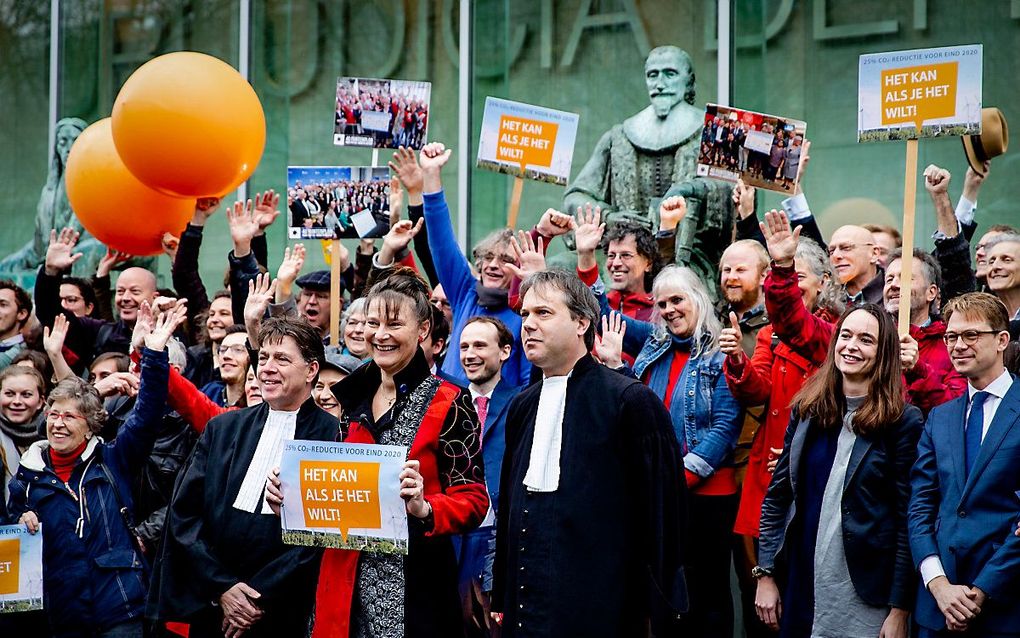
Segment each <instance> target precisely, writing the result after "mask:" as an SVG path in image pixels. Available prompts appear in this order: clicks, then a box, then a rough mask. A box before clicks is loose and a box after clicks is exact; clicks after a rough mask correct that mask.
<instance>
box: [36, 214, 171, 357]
mask: <svg viewBox="0 0 1020 638" xmlns="http://www.w3.org/2000/svg"><path fill="white" fill-rule="evenodd" d="M78 237H79V233H78V232H77V231H75V230H72V229H70V228H65V229H64V230H62V231H61V232H60V234H59V235H58V234H57V231H55V230H54V231H52V232H51V233H50V244H49V247H48V248H47V250H46V261H45V263H44V264H43V266H42V267H41V268H40V269H39V274H38V276H37V277H36V280H35V304H36V316H37V317H38V318H39V322H40V323H41V324H42V325H44V326H51V325H53V319H54V317H56V316H57V314H60V313H61V312H62V313H63V314H64V316H65V317H67V320H68V323H69V326H68V333H67V341H66V344H67V347H68V348H69V349H70V350H72V351H73V352H74V354H75V355H76V357H77V360H78V361H82V362H88V361H91V360H92V359H93V358H94V357H95V356H96V355H99V354H101V353H103V352H121V353H123V354H127V353H128V351H129V349H130V346H131V331H132V330H133V329H134V325H135V319H136V318H137V317H138V308H139V307H140V306H141V303H142V302H143V301H149V302H150V303H151V302H153V301H155V299H156V297H158V296H159V293H158V292H157V290H156V276H155V275H154V274H152V273H151V272H150V271H148V270H145V269H144V268H126V269H125V270H124V271H123V272H122V273H121V274H120V276H119V277H118V278H117V284H116V288H115V290H114V297H113V303H114V307H115V308H116V310H117V314H118V317H119V318H118V319H117V321H113V322H111V321H103V320H101V319H94V318H92V317H77V316H75V315H74V313H72V312H68V311H66V310H63V308H62V307H61V303H60V284H61V278H62V276H63V274H64V273H65V272H67V271H69V270H70V269H71V266H72V265H74V263H75V262H76V261H78V259H80V258H81V256H82V253H75V252H74V248H75V245H76V244H77V243H78ZM68 363H70V364H71V365H72V367H73V366H74V365H75V362H72V361H68Z"/></svg>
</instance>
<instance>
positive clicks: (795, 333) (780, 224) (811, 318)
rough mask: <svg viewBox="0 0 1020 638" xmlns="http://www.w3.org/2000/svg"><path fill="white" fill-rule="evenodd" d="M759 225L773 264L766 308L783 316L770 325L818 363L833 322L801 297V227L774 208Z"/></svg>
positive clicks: (830, 335) (800, 352) (823, 357)
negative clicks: (796, 260) (797, 261)
mask: <svg viewBox="0 0 1020 638" xmlns="http://www.w3.org/2000/svg"><path fill="white" fill-rule="evenodd" d="M760 228H761V231H762V234H763V235H765V241H766V246H767V247H768V251H769V255H770V256H771V257H772V268H771V269H770V270H769V274H768V276H766V277H765V309H766V311H767V312H768V313H769V316H770V317H782V321H775V322H773V323H772V328H773V330H775V333H776V335H778V336H779V339H780V340H781V341H783V342H784V343H786V344H787V345H788V346H790V347H791V348H792V349H793V350H794V351H795V352H797V353H798V354H800V355H801V356H802V357H804V358H806V359H808V360H809V361H811V362H813V363H814V364H815V365H821V364H822V363H823V362H824V361H825V355H826V353H827V351H828V348H829V339H830V338H831V337H832V330H833V324H831V323H829V322H828V321H825V320H824V319H821V318H820V317H816V316H815V315H813V314H811V312H810V311H809V310H808V309H807V306H805V305H804V301H803V299H802V297H801V292H800V288H799V287H798V285H797V271H796V269H795V268H794V256H795V255H796V254H797V240H798V239H799V238H800V228H795V229H791V227H790V221H789V219H787V217H786V214H785V213H783V212H782V211H775V210H773V211H771V212H768V213H765V221H764V222H762V223H761V225H760Z"/></svg>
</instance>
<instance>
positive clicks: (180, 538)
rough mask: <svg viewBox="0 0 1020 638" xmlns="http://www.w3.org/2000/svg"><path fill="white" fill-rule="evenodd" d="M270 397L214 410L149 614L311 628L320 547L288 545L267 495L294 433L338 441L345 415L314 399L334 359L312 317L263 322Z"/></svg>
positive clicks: (262, 374) (212, 628)
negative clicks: (326, 361)
mask: <svg viewBox="0 0 1020 638" xmlns="http://www.w3.org/2000/svg"><path fill="white" fill-rule="evenodd" d="M258 341H259V343H260V344H261V349H260V350H259V360H258V373H257V374H258V379H259V384H260V385H261V388H262V397H263V399H264V403H262V404H260V405H257V406H254V407H250V408H244V409H241V410H233V411H230V412H225V413H223V414H221V415H219V416H216V417H214V418H213V419H212V420H211V421H210V422H209V424H208V427H206V428H205V430H204V431H203V432H202V435H201V437H200V438H199V440H198V444H197V445H196V447H195V451H194V453H193V454H192V456H191V459H190V460H189V462H188V466H187V467H186V468H185V470H184V472H183V474H182V475H181V476H180V478H179V479H178V481H177V486H176V489H175V491H174V496H173V500H172V501H171V503H170V508H169V510H168V512H167V522H166V525H167V532H166V537H165V541H164V543H163V548H162V552H161V555H160V557H159V560H158V561H157V563H156V565H155V568H154V572H153V577H152V586H151V589H150V592H149V601H148V606H147V615H148V616H149V617H151V618H152V619H154V620H156V621H159V622H163V621H167V620H171V621H181V622H187V623H189V624H190V625H191V629H190V635H191V636H192V638H206V637H213V636H215V637H217V638H219V637H220V636H224V635H227V636H239V635H241V634H243V635H244V636H246V637H249V638H258V637H260V636H267V637H268V636H273V637H275V636H301V635H304V633H305V630H306V628H307V622H308V615H309V613H310V612H311V605H312V601H313V600H314V591H315V580H316V578H315V570H316V569H317V567H318V558H319V552H318V551H317V550H315V549H314V548H310V547H300V546H290V545H284V543H283V540H282V537H281V530H280V519H279V517H277V516H275V515H273V513H272V510H270V509H269V506H268V505H267V504H266V503H265V502H264V501H263V491H264V489H265V484H266V476H267V475H268V474H269V470H270V469H271V468H274V467H277V466H279V464H280V457H281V455H282V453H283V442H284V441H285V440H288V439H306V440H313V441H333V440H334V438H335V437H336V433H337V420H336V418H335V417H333V416H331V415H329V414H327V413H326V412H323V411H322V410H321V409H319V407H318V406H317V405H316V404H315V401H314V400H313V398H312V389H313V387H314V386H315V381H316V378H317V377H318V374H319V368H320V366H321V364H322V360H323V358H324V356H325V355H324V351H323V345H322V340H321V338H320V335H319V333H318V331H317V330H315V329H314V328H312V327H311V326H310V325H309V324H308V323H307V322H305V321H303V320H301V319H296V318H291V317H274V318H272V319H268V320H267V321H266V322H265V323H264V324H263V325H262V328H261V330H260V331H259V335H258Z"/></svg>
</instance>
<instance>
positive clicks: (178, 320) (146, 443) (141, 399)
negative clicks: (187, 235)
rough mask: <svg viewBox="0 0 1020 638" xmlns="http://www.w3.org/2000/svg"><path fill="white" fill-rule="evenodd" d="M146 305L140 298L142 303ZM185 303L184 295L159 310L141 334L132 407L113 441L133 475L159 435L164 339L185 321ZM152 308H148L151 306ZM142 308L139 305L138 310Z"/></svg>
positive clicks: (116, 455) (165, 375) (119, 457)
mask: <svg viewBox="0 0 1020 638" xmlns="http://www.w3.org/2000/svg"><path fill="white" fill-rule="evenodd" d="M147 305H148V302H147V301H143V302H142V307H145V306H147ZM187 310H188V309H187V307H186V306H185V301H184V300H183V299H180V300H178V301H177V302H176V303H175V304H174V306H173V307H172V308H171V309H169V310H167V311H166V312H162V313H160V314H159V317H158V318H156V320H155V322H154V326H153V328H152V331H151V332H149V333H148V334H146V335H145V336H144V337H143V342H144V347H143V348H142V350H141V355H142V371H141V380H140V383H139V387H138V397H137V400H136V402H135V407H134V408H133V409H132V410H131V413H130V414H129V415H128V418H127V421H126V422H125V423H124V426H123V427H122V428H121V429H120V431H119V432H118V433H117V438H116V439H115V440H114V442H113V444H112V458H113V460H114V461H115V462H117V463H119V464H120V465H121V467H123V468H124V469H126V470H128V471H129V472H130V474H131V475H134V474H135V473H136V472H137V471H138V470H139V469H140V468H141V466H142V464H143V463H144V462H145V459H146V458H148V456H149V454H150V453H151V452H152V446H153V444H155V442H156V438H157V437H158V435H159V431H160V427H159V425H160V424H161V423H162V421H163V415H164V413H165V411H166V403H167V381H168V379H169V369H170V363H169V361H168V360H167V353H166V343H167V341H168V340H169V339H170V337H171V336H172V335H173V332H174V330H176V329H177V326H179V325H181V324H182V323H183V322H184V319H185V317H186V316H187ZM150 311H151V309H150ZM142 312H144V311H143V310H142V309H141V308H140V309H139V313H140V314H141V313H142Z"/></svg>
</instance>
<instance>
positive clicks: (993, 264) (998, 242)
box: [985, 233, 1020, 339]
mask: <svg viewBox="0 0 1020 638" xmlns="http://www.w3.org/2000/svg"><path fill="white" fill-rule="evenodd" d="M985 250H987V251H988V275H987V276H986V278H985V281H986V282H987V283H988V289H989V290H991V291H992V294H994V295H995V296H996V297H998V298H999V301H1001V302H1002V303H1003V304H1005V306H1006V310H1007V311H1008V312H1009V319H1010V324H1011V325H1010V333H1011V336H1012V338H1013V339H1016V332H1017V330H1016V323H1017V322H1018V321H1020V235H1018V234H1016V233H1002V234H1000V235H996V236H995V237H993V238H992V239H990V240H988V243H987V244H986V246H985Z"/></svg>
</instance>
